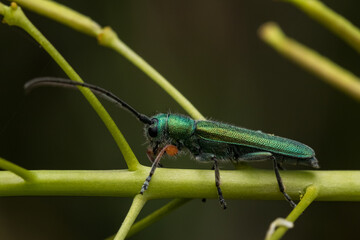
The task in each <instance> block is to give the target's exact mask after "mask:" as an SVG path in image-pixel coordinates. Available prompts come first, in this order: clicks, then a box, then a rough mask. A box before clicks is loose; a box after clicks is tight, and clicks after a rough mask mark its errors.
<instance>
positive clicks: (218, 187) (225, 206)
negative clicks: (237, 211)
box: [212, 157, 227, 209]
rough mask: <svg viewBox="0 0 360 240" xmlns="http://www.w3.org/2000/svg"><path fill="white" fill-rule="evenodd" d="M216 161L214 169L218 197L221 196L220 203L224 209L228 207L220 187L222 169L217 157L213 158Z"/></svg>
mask: <svg viewBox="0 0 360 240" xmlns="http://www.w3.org/2000/svg"><path fill="white" fill-rule="evenodd" d="M212 159H213V161H214V167H213V168H214V170H215V185H216V189H217V191H218V197H219V202H220V205H221V207H222V208H223V209H226V208H227V205H226V202H225V199H224V196H223V194H222V191H221V188H220V169H219V163H218V161H217V159H216V158H215V157H213V158H212Z"/></svg>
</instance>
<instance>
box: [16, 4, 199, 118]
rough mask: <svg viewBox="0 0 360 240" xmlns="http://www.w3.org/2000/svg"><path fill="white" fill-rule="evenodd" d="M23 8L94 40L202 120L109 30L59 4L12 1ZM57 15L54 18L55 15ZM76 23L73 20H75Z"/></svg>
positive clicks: (165, 81)
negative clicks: (131, 65) (142, 73)
mask: <svg viewBox="0 0 360 240" xmlns="http://www.w3.org/2000/svg"><path fill="white" fill-rule="evenodd" d="M14 2H17V3H19V4H21V5H23V6H24V7H26V8H28V9H30V10H32V11H34V12H36V13H38V14H41V15H44V16H46V17H48V18H51V19H53V20H55V21H58V22H60V23H62V24H65V25H67V26H69V27H71V28H74V29H75V30H78V31H80V32H83V33H86V34H88V35H90V36H96V37H97V39H98V41H99V43H100V44H101V45H103V46H106V47H109V48H112V49H113V50H115V51H116V52H118V53H119V54H121V55H123V56H124V57H125V58H126V59H128V60H129V61H130V62H131V63H133V64H134V65H135V66H136V67H138V68H139V69H140V70H142V71H143V72H144V73H145V74H146V75H148V76H149V77H150V78H151V79H152V80H153V81H154V82H156V83H157V84H158V85H159V86H160V87H162V88H163V89H164V90H165V91H166V92H167V93H168V94H169V95H170V96H171V97H172V98H173V99H174V100H175V101H176V102H177V103H178V104H179V105H180V106H181V107H182V108H184V110H185V111H186V112H187V113H188V114H189V115H190V116H191V117H192V118H194V119H205V118H204V117H203V116H202V115H201V113H200V112H199V111H198V110H197V109H196V108H195V107H194V106H193V105H192V104H191V103H190V102H189V100H187V99H186V98H185V97H184V96H183V95H182V94H181V93H180V92H179V91H178V90H177V89H176V88H175V87H174V86H173V85H171V84H170V83H169V82H168V81H167V80H166V79H165V78H164V77H163V76H162V75H161V74H160V73H159V72H158V71H156V70H155V69H154V68H153V67H152V66H150V65H149V64H148V63H147V62H146V61H145V60H144V59H143V58H142V57H140V56H139V55H138V54H137V53H135V52H134V51H133V50H132V49H131V48H129V47H128V46H127V45H126V44H125V43H124V42H122V41H121V40H120V39H119V37H118V36H117V34H116V33H115V32H114V31H113V30H112V29H111V28H110V27H105V28H101V27H100V26H99V25H98V24H97V23H96V22H95V21H93V20H91V19H90V18H89V17H87V16H85V15H83V14H81V13H79V12H76V11H74V10H72V9H70V8H67V7H65V6H63V5H61V4H59V3H55V2H52V1H46V0H14ZM54 13H56V14H54ZM74 19H75V20H74Z"/></svg>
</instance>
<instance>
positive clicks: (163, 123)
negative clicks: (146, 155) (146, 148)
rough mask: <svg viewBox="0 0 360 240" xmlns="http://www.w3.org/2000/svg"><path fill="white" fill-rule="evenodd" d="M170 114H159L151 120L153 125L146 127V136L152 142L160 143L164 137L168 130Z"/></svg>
mask: <svg viewBox="0 0 360 240" xmlns="http://www.w3.org/2000/svg"><path fill="white" fill-rule="evenodd" d="M167 118H168V114H164V113H161V114H158V115H155V116H153V117H152V118H151V123H150V124H149V125H147V124H146V125H145V135H146V137H147V138H148V139H149V141H150V142H159V141H161V139H162V138H163V137H164V135H165V133H166V128H167Z"/></svg>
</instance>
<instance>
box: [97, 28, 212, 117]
mask: <svg viewBox="0 0 360 240" xmlns="http://www.w3.org/2000/svg"><path fill="white" fill-rule="evenodd" d="M98 40H99V43H100V44H101V45H103V46H106V47H109V48H112V49H114V50H115V51H117V52H118V53H120V54H121V55H123V56H124V57H125V58H126V59H128V60H129V61H130V62H131V63H133V64H134V65H135V66H137V67H138V68H139V69H141V70H142V71H143V72H144V73H145V74H146V75H148V76H149V77H150V78H151V79H153V80H154V82H156V83H157V84H158V85H159V86H160V87H162V88H163V89H164V90H165V91H166V92H167V93H168V94H169V95H170V96H171V97H172V98H173V99H174V100H175V101H177V102H178V104H179V105H180V106H181V107H182V108H184V110H185V111H186V112H187V113H188V114H189V115H190V116H191V117H193V118H194V119H205V118H204V117H203V116H202V115H201V113H200V112H199V111H198V110H197V109H196V108H195V107H194V106H193V105H192V104H191V103H190V102H189V100H187V99H186V98H185V97H184V96H183V95H182V94H181V93H180V92H179V91H178V90H177V89H176V88H174V86H173V85H171V83H169V82H168V81H167V80H166V79H165V78H164V77H163V76H162V75H161V74H160V73H159V72H158V71H156V70H155V69H154V68H153V67H152V66H150V65H149V64H148V63H147V62H146V61H145V60H144V59H143V58H142V57H140V56H139V55H138V54H136V53H135V52H134V51H133V50H132V49H131V48H129V47H128V46H127V45H126V44H125V43H124V42H122V41H121V40H120V39H119V37H118V36H117V34H116V33H115V32H114V31H113V30H112V29H111V28H110V27H106V28H104V31H103V32H102V33H101V34H100V35H99V36H98Z"/></svg>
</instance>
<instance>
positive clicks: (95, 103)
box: [0, 3, 140, 170]
mask: <svg viewBox="0 0 360 240" xmlns="http://www.w3.org/2000/svg"><path fill="white" fill-rule="evenodd" d="M0 9H2V11H3V15H4V22H6V23H7V24H9V25H10V26H18V27H21V28H23V29H24V30H25V31H26V32H27V33H29V34H30V35H31V36H32V37H33V38H34V39H35V40H36V41H37V42H38V43H39V44H40V45H41V46H42V47H43V48H44V49H45V50H46V51H47V52H48V54H49V55H50V56H51V57H52V58H53V59H54V60H55V62H56V63H57V64H58V65H59V66H60V67H61V68H62V69H63V70H64V72H65V73H66V74H67V75H68V76H69V78H70V79H71V80H73V81H77V82H83V80H82V79H81V78H80V76H79V75H78V74H77V73H76V72H75V71H74V69H73V68H72V67H71V66H70V64H69V63H68V62H67V61H66V60H65V59H64V58H63V57H62V56H61V54H60V53H59V52H58V51H57V50H56V49H55V48H54V46H53V45H52V44H51V43H50V42H49V41H48V40H47V39H46V38H45V36H44V35H42V34H41V32H40V31H39V30H38V29H37V28H36V27H35V26H34V25H33V24H32V23H31V22H30V21H29V19H28V18H27V17H26V16H25V15H24V13H23V11H22V10H21V8H20V7H18V6H17V5H16V3H11V7H6V6H5V5H3V4H1V3H0ZM79 90H80V91H81V92H82V94H83V95H84V96H85V98H86V99H87V100H88V102H89V103H90V105H91V106H92V107H93V108H94V110H95V111H96V113H97V114H98V115H99V116H100V118H101V120H102V121H103V122H104V124H105V126H106V127H107V128H108V130H109V131H110V133H111V135H112V136H113V138H114V139H115V142H116V143H117V145H118V147H119V148H120V151H121V152H122V154H123V156H124V158H125V161H126V163H127V165H128V168H129V169H130V170H136V169H137V168H138V167H139V166H140V163H139V162H138V160H137V159H136V157H135V155H134V153H133V152H132V150H131V148H130V146H129V145H128V143H127V142H126V140H125V138H124V136H123V135H122V134H121V132H120V130H119V129H118V127H117V126H116V124H115V122H114V121H113V120H112V119H111V117H110V115H109V114H108V112H107V111H106V110H105V108H104V107H103V106H102V104H101V103H100V101H99V100H98V99H97V98H96V97H95V95H94V94H93V93H92V92H91V91H90V90H89V89H87V88H83V87H79Z"/></svg>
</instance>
